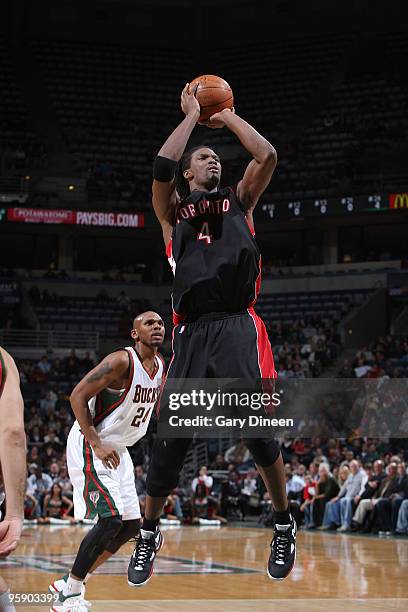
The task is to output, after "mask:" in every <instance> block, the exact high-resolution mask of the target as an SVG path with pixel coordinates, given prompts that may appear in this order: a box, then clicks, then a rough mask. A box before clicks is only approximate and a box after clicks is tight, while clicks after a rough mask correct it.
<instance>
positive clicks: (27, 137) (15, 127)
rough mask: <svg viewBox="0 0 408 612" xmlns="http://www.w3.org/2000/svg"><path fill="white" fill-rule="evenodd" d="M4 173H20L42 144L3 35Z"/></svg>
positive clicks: (0, 117) (0, 165) (0, 132)
mask: <svg viewBox="0 0 408 612" xmlns="http://www.w3.org/2000/svg"><path fill="white" fill-rule="evenodd" d="M0 91H1V96H0V174H2V173H5V174H8V175H10V174H13V173H14V171H16V172H18V171H20V173H21V172H22V171H23V170H24V168H25V167H26V163H27V160H28V158H29V157H31V158H32V157H36V154H38V153H39V149H38V147H39V143H38V142H37V139H36V137H35V136H34V134H33V132H32V130H31V129H30V127H29V122H28V117H27V108H26V106H25V104H24V102H23V99H22V95H21V92H20V91H19V87H18V83H17V81H16V75H15V68H14V66H13V60H12V54H11V51H10V43H9V42H7V41H6V39H5V38H3V37H1V36H0Z"/></svg>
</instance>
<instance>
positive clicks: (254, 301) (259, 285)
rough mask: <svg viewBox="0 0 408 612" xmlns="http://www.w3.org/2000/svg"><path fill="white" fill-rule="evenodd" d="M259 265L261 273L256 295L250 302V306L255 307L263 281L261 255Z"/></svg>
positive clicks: (257, 281)
mask: <svg viewBox="0 0 408 612" xmlns="http://www.w3.org/2000/svg"><path fill="white" fill-rule="evenodd" d="M258 266H259V273H258V276H257V278H256V281H255V297H254V299H253V300H252V302H251V303H250V304H249V306H248V308H253V306H255V303H256V300H257V299H258V295H259V292H260V290H261V282H262V257H261V256H259V264H258ZM257 316H258V315H257Z"/></svg>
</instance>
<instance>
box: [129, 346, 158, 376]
mask: <svg viewBox="0 0 408 612" xmlns="http://www.w3.org/2000/svg"><path fill="white" fill-rule="evenodd" d="M133 350H134V352H135V353H136V355H137V357H138V359H139V361H140V365H141V366H142V368H143V369H144V371H145V372H146V374H147V375H148V376H149V378H150V380H154V379H155V378H156V376H157V372H158V371H159V364H158V363H157V361H156V357H157V355H155V365H156V369H155V371H154V372H153V374H150V372H149V371H148V370H146V368H145V367H144V364H143V359H142V358H141V356H140V355H139V353H138V352H137V350H136V349H135V348H133Z"/></svg>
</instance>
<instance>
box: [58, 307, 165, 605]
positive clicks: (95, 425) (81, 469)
mask: <svg viewBox="0 0 408 612" xmlns="http://www.w3.org/2000/svg"><path fill="white" fill-rule="evenodd" d="M131 336H132V338H133V339H134V341H135V346H129V347H126V348H124V349H119V350H117V351H115V352H114V353H111V354H110V355H108V356H107V357H105V359H103V360H102V361H101V363H100V364H99V365H98V366H97V367H96V368H94V369H93V370H91V372H89V374H87V375H86V376H85V377H84V378H83V379H82V380H81V381H80V382H79V383H78V385H77V386H76V387H75V389H74V390H73V392H72V394H71V406H72V409H73V411H74V414H75V416H76V421H75V423H74V424H73V426H72V428H71V431H70V433H69V435H68V441H67V464H68V471H69V476H70V479H71V482H72V485H73V489H74V512H75V518H76V519H84V518H88V519H93V518H96V517H97V519H98V520H97V523H96V524H95V526H94V527H93V528H92V529H91V530H90V531H89V533H88V534H87V536H86V537H85V538H84V539H83V540H82V542H81V545H80V547H79V551H78V554H77V557H76V559H75V562H74V564H73V566H72V569H71V572H70V574H69V575H66V576H64V577H63V578H61V579H60V580H56V581H55V582H53V583H52V584H51V585H50V587H49V590H50V591H51V592H54V593H59V595H58V601H57V602H56V603H55V605H54V606H53V607H52V608H51V610H52V611H53V612H60V611H65V612H66V611H67V610H70V611H74V610H75V612H85V611H86V610H87V608H88V607H89V606H90V604H89V602H87V601H86V600H85V599H84V594H85V582H86V579H87V578H88V577H89V574H91V573H92V572H93V571H94V570H95V569H96V568H97V567H98V566H99V565H101V564H102V563H103V562H104V561H106V559H108V558H109V557H110V556H111V555H113V554H115V553H116V552H117V551H118V550H119V548H120V547H121V546H122V545H123V544H125V543H126V542H128V541H129V540H130V539H131V538H134V537H135V536H136V535H137V534H138V532H139V528H140V518H141V516H140V508H139V500H138V497H137V493H136V488H135V478H134V470H133V464H132V460H131V458H130V455H129V452H128V450H127V448H126V447H127V446H132V445H133V444H135V442H137V441H138V440H140V438H142V437H143V436H144V435H145V433H146V431H147V427H148V425H149V421H150V417H151V414H152V412H153V409H154V406H155V404H156V401H157V399H158V397H159V393H160V385H161V381H162V378H163V375H164V363H163V360H162V359H161V357H160V356H159V354H158V349H159V347H160V346H161V345H162V343H163V340H164V324H163V321H162V319H161V317H160V316H159V315H158V314H157V313H155V312H144V313H143V314H141V315H139V316H137V317H136V318H135V320H134V322H133V329H132V331H131ZM161 543H162V541H161V539H160V541H158V542H157V547H158V548H160V546H161Z"/></svg>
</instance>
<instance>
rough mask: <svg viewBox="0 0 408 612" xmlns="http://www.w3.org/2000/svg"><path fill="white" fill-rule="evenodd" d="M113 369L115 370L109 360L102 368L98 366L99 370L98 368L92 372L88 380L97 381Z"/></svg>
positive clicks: (90, 381)
mask: <svg viewBox="0 0 408 612" xmlns="http://www.w3.org/2000/svg"><path fill="white" fill-rule="evenodd" d="M112 370H113V368H112V366H111V365H110V363H109V362H107V363H104V364H103V365H101V366H100V368H98V370H96V372H94V373H93V374H91V375H90V376H89V377H88V378H87V379H86V382H88V383H92V382H95V381H97V380H101V378H103V377H104V376H106V374H110V372H112Z"/></svg>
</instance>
